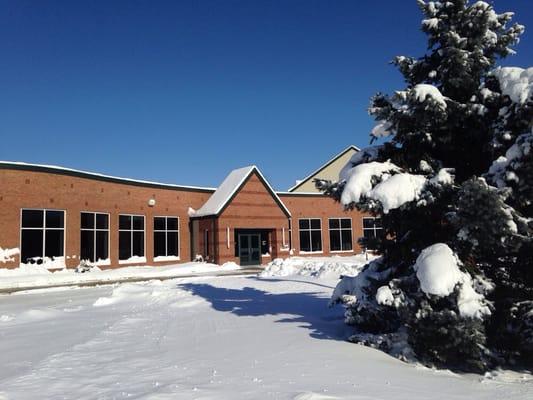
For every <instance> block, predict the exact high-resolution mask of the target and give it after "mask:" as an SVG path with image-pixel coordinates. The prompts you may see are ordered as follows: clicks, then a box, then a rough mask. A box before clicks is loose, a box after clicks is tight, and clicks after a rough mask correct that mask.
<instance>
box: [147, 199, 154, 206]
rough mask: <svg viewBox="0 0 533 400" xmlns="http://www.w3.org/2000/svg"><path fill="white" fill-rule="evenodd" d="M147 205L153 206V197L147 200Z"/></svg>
mask: <svg viewBox="0 0 533 400" xmlns="http://www.w3.org/2000/svg"><path fill="white" fill-rule="evenodd" d="M148 206H150V207H153V206H155V199H150V200H148Z"/></svg>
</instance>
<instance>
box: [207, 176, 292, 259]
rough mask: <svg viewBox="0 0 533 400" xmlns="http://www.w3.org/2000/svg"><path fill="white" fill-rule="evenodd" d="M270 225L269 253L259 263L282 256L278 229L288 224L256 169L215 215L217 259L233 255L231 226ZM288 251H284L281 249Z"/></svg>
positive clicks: (253, 227) (268, 227) (233, 228)
mask: <svg viewBox="0 0 533 400" xmlns="http://www.w3.org/2000/svg"><path fill="white" fill-rule="evenodd" d="M227 228H229V229H230V236H229V237H230V245H229V248H228V245H227ZM239 228H247V229H271V230H272V231H273V232H272V234H271V236H270V246H271V251H270V257H263V259H262V261H263V263H266V262H269V261H271V259H272V258H275V257H279V256H282V254H281V253H280V250H281V249H280V248H281V230H282V229H283V228H285V229H286V230H288V228H289V220H288V218H287V215H285V213H284V212H283V210H282V209H281V208H280V206H279V205H278V204H277V203H276V201H275V200H274V197H272V195H271V194H270V192H269V191H268V189H267V188H266V187H265V185H264V184H263V182H262V181H261V180H260V179H259V177H258V175H257V174H256V173H253V174H252V175H251V176H250V178H249V179H248V180H247V181H246V183H245V184H244V186H243V187H242V188H241V190H240V191H239V192H238V193H237V195H236V196H235V197H234V198H233V200H232V202H231V203H230V204H229V205H228V206H227V208H226V209H225V210H224V211H223V212H222V214H221V215H220V217H219V218H218V229H217V233H218V238H217V239H218V240H217V243H218V245H219V254H218V261H219V262H220V263H224V262H227V261H234V262H237V263H238V261H239V260H238V258H237V257H235V241H234V234H235V229H239ZM285 254H286V255H288V251H287V252H286V253H285Z"/></svg>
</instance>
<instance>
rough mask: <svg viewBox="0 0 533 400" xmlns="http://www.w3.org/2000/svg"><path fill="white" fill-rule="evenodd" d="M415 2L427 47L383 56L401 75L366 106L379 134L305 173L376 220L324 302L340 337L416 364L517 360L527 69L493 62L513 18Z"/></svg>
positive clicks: (501, 53)
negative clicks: (367, 251)
mask: <svg viewBox="0 0 533 400" xmlns="http://www.w3.org/2000/svg"><path fill="white" fill-rule="evenodd" d="M418 3H419V6H420V8H421V10H422V12H423V13H424V16H425V18H424V20H423V21H422V30H423V31H424V32H425V33H426V34H427V35H428V44H429V46H428V49H429V50H428V52H427V54H426V55H424V56H423V57H421V58H413V57H403V56H401V57H396V59H395V60H394V64H395V65H396V66H397V67H398V69H399V70H400V72H401V73H402V74H403V76H404V78H405V82H406V84H407V87H406V88H404V89H403V90H399V91H396V92H395V93H394V94H393V95H391V96H389V95H385V94H381V93H378V94H377V95H376V96H374V98H373V99H372V104H371V107H370V108H369V113H370V114H371V115H372V116H373V117H374V118H375V119H376V121H377V124H376V127H375V128H374V129H373V130H372V132H371V134H370V135H371V143H372V142H374V141H375V140H377V139H380V140H382V141H383V142H384V143H383V144H381V145H379V146H373V147H369V148H367V149H363V150H362V151H361V152H359V153H357V154H355V155H354V156H353V157H352V159H351V160H350V162H349V163H348V164H347V165H346V166H345V167H344V168H343V170H342V171H341V173H340V176H339V181H338V182H329V181H317V182H316V184H317V187H318V188H320V189H321V190H323V191H324V192H325V193H327V194H330V195H331V196H333V197H334V198H336V199H337V200H338V201H340V202H341V204H342V205H344V206H345V207H347V208H353V207H356V208H358V209H360V210H364V211H368V212H373V213H376V214H381V216H382V224H383V231H384V235H383V236H382V237H381V238H380V239H379V245H378V249H379V251H380V252H381V254H382V257H381V258H380V259H379V260H375V261H373V262H371V263H370V264H368V265H367V266H366V267H365V269H364V270H363V271H362V272H361V273H360V274H359V275H358V276H356V277H355V278H344V279H342V280H341V281H340V282H339V284H338V286H337V288H336V289H335V291H334V294H333V297H332V303H336V302H342V303H343V304H344V305H345V306H346V322H347V323H349V324H352V325H355V326H356V327H357V331H356V333H355V334H354V336H353V337H352V339H351V340H352V341H355V342H358V343H364V344H367V345H371V346H375V347H379V348H382V349H384V350H386V351H389V352H391V353H394V354H396V355H401V356H403V357H406V354H414V355H415V356H416V357H417V358H418V359H419V360H420V361H422V362H424V363H426V364H428V365H438V366H447V367H452V368H456V369H466V370H474V371H482V370H485V369H487V368H490V367H493V366H495V365H498V364H503V363H508V364H510V363H522V364H524V363H531V344H532V342H533V339H531V332H532V320H533V309H532V304H533V289H532V285H533V268H532V265H533V233H532V232H533V149H532V146H533V128H532V126H533V124H532V121H533V97H532V96H533V90H532V80H533V79H532V77H533V69H532V68H526V69H524V68H510V67H505V68H496V66H495V63H496V60H497V59H498V58H503V57H506V56H508V55H509V54H513V53H514V51H513V50H512V46H513V45H515V44H516V43H517V42H518V40H519V36H520V35H521V33H522V32H523V31H524V27H523V26H521V25H519V24H513V25H511V23H510V21H511V19H512V17H513V13H509V12H507V13H503V14H497V13H496V12H495V11H494V9H493V8H492V6H491V5H489V4H488V3H486V2H484V1H476V2H470V1H468V0H450V1H446V2H437V1H423V0H419V1H418ZM402 347H403V351H399V348H402Z"/></svg>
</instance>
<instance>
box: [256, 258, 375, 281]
mask: <svg viewBox="0 0 533 400" xmlns="http://www.w3.org/2000/svg"><path fill="white" fill-rule="evenodd" d="M374 258H375V256H372V255H370V254H368V259H369V260H372V259H374ZM367 262H368V261H367V256H366V255H364V254H358V255H355V256H346V257H341V256H336V257H335V256H334V257H289V258H286V259H281V258H276V259H275V260H273V261H272V262H270V263H269V264H268V265H267V266H266V268H265V269H264V271H262V272H261V274H260V275H259V276H261V277H263V278H269V277H276V276H280V277H281V276H290V275H300V276H309V277H313V278H318V279H327V278H331V279H338V278H339V276H341V275H344V276H355V275H357V274H358V273H359V272H360V271H361V269H362V268H363V266H364V265H365V264H366V263H367Z"/></svg>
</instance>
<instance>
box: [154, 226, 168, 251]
mask: <svg viewBox="0 0 533 400" xmlns="http://www.w3.org/2000/svg"><path fill="white" fill-rule="evenodd" d="M165 241H166V238H165V232H154V257H159V256H166V248H165Z"/></svg>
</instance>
